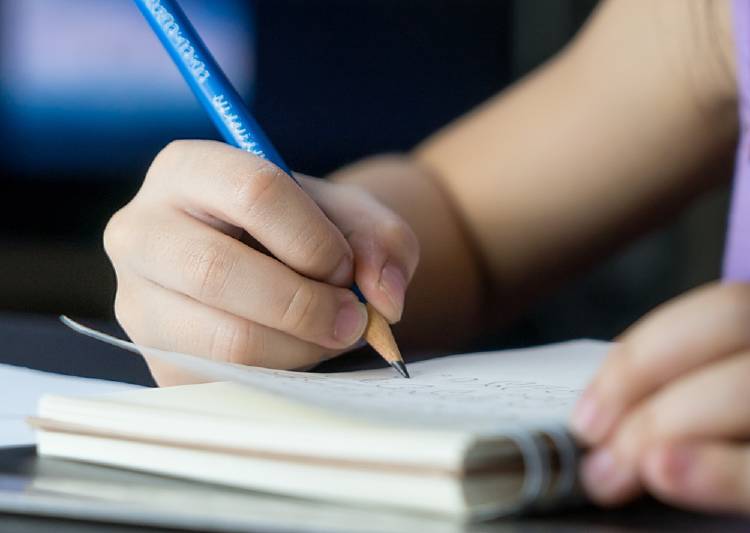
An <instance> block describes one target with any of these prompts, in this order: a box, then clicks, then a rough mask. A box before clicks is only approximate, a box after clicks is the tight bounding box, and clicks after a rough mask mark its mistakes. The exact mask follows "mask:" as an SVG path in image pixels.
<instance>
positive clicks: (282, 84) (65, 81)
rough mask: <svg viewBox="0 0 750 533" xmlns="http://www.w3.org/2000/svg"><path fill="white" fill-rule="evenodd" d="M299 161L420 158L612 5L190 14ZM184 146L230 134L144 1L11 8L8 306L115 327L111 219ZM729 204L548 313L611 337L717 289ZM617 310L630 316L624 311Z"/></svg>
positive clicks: (525, 2) (1, 208)
mask: <svg viewBox="0 0 750 533" xmlns="http://www.w3.org/2000/svg"><path fill="white" fill-rule="evenodd" d="M181 3H182V5H183V7H184V9H185V11H186V12H187V13H188V15H189V16H191V17H192V19H193V21H194V23H195V25H196V27H197V28H198V30H199V32H200V33H201V34H202V35H203V36H204V39H205V41H206V42H207V44H208V45H209V47H210V48H211V50H212V51H213V52H214V54H215V56H216V57H217V59H218V61H219V63H220V64H221V65H222V66H223V67H224V68H225V70H226V71H227V73H228V75H229V77H230V78H231V79H232V81H233V82H234V83H235V84H236V86H237V87H238V89H239V90H240V92H241V93H242V94H243V96H244V97H245V98H246V99H247V101H248V102H249V103H250V104H251V107H252V109H253V111H254V113H255V114H256V116H257V118H258V120H259V121H260V123H261V124H263V125H264V126H265V128H266V130H267V133H268V134H269V136H270V138H271V139H272V140H273V141H274V143H275V144H276V146H277V147H278V148H279V150H280V151H281V153H282V154H284V157H285V158H286V159H287V161H288V162H289V163H290V165H291V166H292V167H293V168H295V169H297V170H300V171H303V172H306V173H309V174H316V175H325V174H326V173H327V172H330V171H331V170H333V169H335V168H336V167H338V166H340V165H342V164H345V163H348V162H351V161H353V160H355V159H357V158H359V157H362V156H366V155H369V154H373V153H377V152H382V151H403V150H408V149H409V148H411V147H412V146H413V145H414V144H415V143H417V142H418V141H419V140H420V139H422V138H423V137H424V136H426V135H428V134H429V133H430V132H432V131H434V130H435V129H436V128H438V127H440V126H441V125H443V124H445V123H447V122H448V121H450V120H451V119H453V118H455V117H457V116H458V115H460V114H462V113H463V112H465V111H467V110H469V109H470V108H471V107H473V106H475V105H476V104H478V103H480V102H481V101H482V100H484V99H486V98H487V97H489V96H490V95H492V94H494V93H496V92H498V91H500V90H501V89H502V88H503V87H505V86H507V85H508V84H509V83H511V82H512V81H513V80H514V79H516V78H518V77H519V76H521V75H523V74H524V73H526V72H527V71H529V70H530V69H531V68H533V67H534V66H536V65H538V64H539V63H541V62H542V61H544V60H545V59H546V58H547V57H549V56H550V55H551V54H553V53H554V52H555V51H557V50H558V49H559V48H560V47H561V46H563V45H564V44H565V42H566V41H567V40H568V39H569V38H570V37H571V36H572V35H573V34H574V32H575V31H576V30H577V29H578V27H579V26H580V24H581V23H582V22H583V21H584V20H585V18H586V16H587V15H588V13H589V12H590V10H591V9H592V8H593V7H594V5H595V3H596V2H595V1H594V0H506V1H501V0H409V1H408V2H398V1H396V0H359V1H351V0H257V1H255V2H249V1H243V0H210V1H209V0H182V2H181ZM175 138H216V135H215V132H214V131H213V129H212V126H211V124H210V123H209V121H208V119H207V118H206V117H205V116H204V114H203V112H202V111H201V109H200V108H199V107H198V105H197V104H196V103H195V102H194V100H193V97H192V95H191V94H190V93H189V91H188V89H187V87H186V86H185V84H184V83H183V82H182V81H181V79H180V78H179V76H178V74H177V71H176V69H175V68H174V66H173V65H172V64H171V63H170V62H169V60H168V58H167V56H166V54H165V53H164V51H163V50H161V48H160V46H159V45H158V43H157V41H156V39H155V38H154V37H153V36H152V35H151V34H150V32H149V30H148V28H147V26H146V24H145V22H144V21H143V20H142V19H141V16H140V14H139V13H138V12H137V10H136V8H135V7H134V6H133V5H132V4H131V2H128V1H126V0H0V141H2V144H1V145H0V146H2V148H0V164H1V165H2V166H1V167H0V168H1V170H0V172H1V174H2V175H1V176H0V178H1V179H0V309H5V310H16V311H30V312H51V313H58V312H67V313H73V314H78V315H85V316H90V317H110V316H111V314H112V313H111V302H112V298H113V294H114V277H113V275H112V273H111V271H110V268H109V265H108V262H107V260H106V257H105V256H104V254H103V252H102V250H101V244H100V240H101V233H102V230H103V228H104V225H105V223H106V221H107V219H108V217H109V216H110V215H111V213H113V212H114V211H115V210H116V209H117V208H119V207H120V206H121V205H123V204H124V203H125V202H127V201H128V199H129V198H130V197H132V195H133V194H134V193H135V191H136V190H137V188H138V186H139V185H140V182H141V180H142V179H143V175H144V174H145V170H146V168H147V166H148V163H149V162H150V160H151V159H152V158H153V156H154V155H155V154H156V153H157V152H158V150H159V149H160V148H161V147H162V146H163V145H164V144H166V143H167V142H169V141H170V140H172V139H175ZM724 202H725V193H724V192H719V193H717V194H715V195H713V196H711V197H709V198H708V199H706V200H705V201H703V202H702V203H700V204H699V205H698V206H697V207H695V208H694V209H692V210H690V211H689V212H688V213H687V214H685V215H684V216H683V217H682V218H681V219H680V220H679V221H678V223H676V224H675V225H673V226H672V227H670V228H669V229H667V230H665V231H662V232H659V233H657V234H654V235H652V236H649V237H648V238H646V239H644V240H643V241H641V242H640V243H638V244H637V245H635V246H633V247H631V248H629V249H628V250H627V251H625V252H624V253H623V254H620V255H619V256H618V257H616V258H613V259H612V260H611V261H609V262H608V263H607V264H606V265H604V266H602V267H601V268H599V269H597V270H595V271H594V272H592V273H591V274H589V275H587V276H584V277H582V278H581V279H579V280H576V281H575V282H574V283H572V284H571V285H569V286H568V287H565V288H563V289H562V290H561V291H560V292H559V293H558V294H557V295H556V296H554V297H552V298H550V299H549V300H546V301H545V302H542V303H540V305H539V306H538V307H537V308H535V309H534V310H533V311H532V312H531V313H530V314H529V315H528V316H527V317H525V319H524V320H522V321H520V322H519V324H518V325H517V327H515V328H514V329H513V330H512V332H513V335H515V336H520V337H523V338H524V339H525V340H527V341H542V340H552V339H557V338H564V337H570V336H578V335H589V336H592V335H594V336H603V337H608V336H611V335H614V334H616V333H618V332H619V331H620V330H621V329H622V327H624V326H625V325H627V324H628V323H629V322H630V321H632V320H633V319H634V318H635V317H637V316H638V315H639V314H640V313H642V312H643V311H645V310H646V309H648V308H650V307H651V306H653V305H654V304H656V303H658V302H660V301H663V300H664V299H666V298H667V297H669V296H671V295H672V294H675V293H676V292H678V291H680V290H682V289H684V288H685V287H687V286H691V285H694V284H696V283H698V282H700V281H703V280H704V279H709V278H711V277H713V276H715V275H716V271H717V266H718V258H719V251H720V248H721V232H722V227H723V226H722V224H723V209H724ZM612 302H617V305H613V303H612Z"/></svg>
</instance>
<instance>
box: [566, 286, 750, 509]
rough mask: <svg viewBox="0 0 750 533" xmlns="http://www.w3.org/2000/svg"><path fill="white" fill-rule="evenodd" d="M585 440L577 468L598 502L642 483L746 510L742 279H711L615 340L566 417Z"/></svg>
mask: <svg viewBox="0 0 750 533" xmlns="http://www.w3.org/2000/svg"><path fill="white" fill-rule="evenodd" d="M573 427H574V430H575V432H576V433H577V434H578V436H579V437H580V438H581V439H582V440H583V441H584V442H586V443H588V444H590V445H592V446H593V450H592V451H591V452H590V453H589V456H588V457H587V458H586V459H585V460H584V463H583V465H582V475H583V481H584V485H585V487H586V489H587V491H588V493H589V494H590V496H591V497H592V498H593V499H594V500H595V501H597V502H599V503H601V504H605V505H614V504H618V503H621V502H624V501H625V500H628V499H630V498H632V497H634V496H635V495H637V494H638V493H639V492H640V491H641V490H642V489H646V490H648V491H649V492H651V493H653V494H654V495H656V496H657V497H659V498H661V499H663V500H665V501H668V502H671V503H674V504H679V505H686V506H691V507H695V508H700V509H706V510H714V511H742V512H750V444H749V443H748V442H749V441H748V439H749V438H750V285H741V284H726V285H719V284H716V285H710V286H708V287H706V288H702V289H699V290H697V291H694V292H692V293H690V294H688V295H687V296H684V297H681V298H679V299H677V300H676V301H674V302H671V303H669V304H667V305H665V306H664V307H663V308H661V309H657V310H656V311H655V312H653V313H651V314H650V315H649V316H647V317H646V318H645V319H643V320H642V321H640V322H639V323H638V324H636V325H635V326H634V327H633V328H631V330H629V331H628V332H626V334H625V335H624V336H623V338H622V339H621V342H620V343H619V344H618V345H617V347H615V348H614V350H613V352H612V354H611V355H610V356H609V358H608V359H607V361H606V362H605V364H604V366H603V368H602V369H601V371H600V372H599V374H598V376H597V377H596V379H595V380H594V381H593V383H592V384H591V385H590V386H589V388H588V390H587V392H586V393H584V395H583V397H582V398H581V401H580V402H579V404H578V406H577V407H576V411H575V413H574V416H573Z"/></svg>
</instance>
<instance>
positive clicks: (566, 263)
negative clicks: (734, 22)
mask: <svg viewBox="0 0 750 533" xmlns="http://www.w3.org/2000/svg"><path fill="white" fill-rule="evenodd" d="M703 9H708V10H714V11H712V12H711V14H712V17H708V18H709V19H710V20H707V17H705V16H703V15H704V14H705V13H702V12H701V10H703ZM728 10H729V2H725V1H723V0H722V1H721V2H718V3H711V4H710V5H709V4H706V5H704V4H702V3H696V2H637V1H630V0H626V1H614V2H608V3H606V4H604V5H603V6H602V8H601V9H600V10H599V12H598V13H597V14H596V15H595V16H594V18H593V20H592V21H591V22H590V23H589V25H588V26H587V28H586V29H585V30H584V31H583V32H582V34H581V35H580V36H579V37H578V38H577V40H576V42H574V43H573V44H572V46H571V47H569V49H567V50H566V51H564V52H563V53H562V54H561V55H560V56H558V57H557V58H556V59H554V60H553V61H552V62H550V63H549V64H547V65H546V66H544V67H543V68H542V69H540V70H538V71H537V72H535V73H534V74H532V75H531V76H530V77H528V78H527V79H525V80H523V81H522V82H520V83H519V84H518V85H516V86H515V87H512V88H511V89H510V90H508V91H506V92H505V93H503V94H501V95H499V96H498V97H496V98H494V99H493V100H491V101H489V102H487V103H486V104H485V105H483V106H481V107H480V108H478V109H477V110H475V111H473V112H472V113H470V114H469V115H467V116H466V117H464V118H463V119H460V120H458V121H456V122H455V123H454V124H451V125H449V126H448V127H447V128H446V129H445V130H444V131H442V132H439V133H438V134H436V135H435V136H433V137H431V138H430V139H428V140H427V141H425V142H424V143H423V144H422V145H421V146H420V147H418V148H417V150H416V158H417V160H418V161H420V163H421V164H423V165H425V166H426V167H428V168H430V169H431V171H432V173H433V174H434V175H435V176H436V177H437V178H438V179H440V180H441V182H442V187H443V189H444V190H445V191H446V192H447V194H448V196H449V197H450V199H451V202H452V203H453V204H454V205H455V206H456V207H457V212H458V213H460V216H461V217H462V219H463V220H464V224H465V226H466V227H467V228H468V232H469V234H470V235H471V237H472V239H473V240H474V241H475V242H476V243H477V249H478V250H479V251H480V257H481V260H482V261H483V262H484V264H485V265H486V271H487V272H489V273H490V275H491V280H492V282H493V285H494V288H495V291H494V294H495V298H496V301H498V302H499V303H500V304H501V305H502V309H503V310H505V311H509V312H512V311H513V309H509V306H511V307H514V308H515V307H517V306H518V305H519V303H520V302H521V301H522V300H526V299H528V298H529V297H532V296H534V295H535V294H538V293H539V292H540V291H542V290H544V289H545V288H546V287H548V286H549V285H550V284H552V283H555V282H557V281H559V280H560V279H562V278H564V277H565V276H566V275H568V274H569V273H571V272H573V271H575V270H577V269H580V268H581V267H583V266H585V265H587V264H589V263H591V262H592V261H594V260H595V259H597V258H599V257H601V256H602V255H604V254H606V253H607V252H609V251H610V250H612V249H613V248H614V247H615V246H616V245H617V244H620V243H622V242H623V241H624V240H626V239H627V238H630V237H632V236H635V235H637V234H639V233H641V232H642V231H644V230H646V229H648V228H650V227H653V225H654V224H655V223H657V222H658V221H660V220H663V219H664V218H665V217H666V216H667V215H668V214H670V213H671V212H673V211H674V210H675V209H677V208H679V207H680V206H682V205H684V204H685V203H686V202H687V201H688V200H689V199H691V198H693V197H694V196H695V195H697V194H699V193H700V192H701V191H702V190H704V189H705V188H707V187H709V186H710V185H711V184H712V183H714V182H715V181H716V180H717V179H721V178H723V177H725V176H726V172H721V171H720V172H718V173H717V172H716V171H715V170H714V169H716V168H717V167H720V166H721V165H722V163H723V162H725V161H727V156H731V151H732V148H733V141H734V138H735V135H736V128H737V123H736V119H735V116H736V104H735V95H734V73H733V67H732V65H733V56H732V52H731V49H732V46H731V44H732V43H731V30H730V24H729V13H728ZM712 25H713V26H712ZM730 159H731V158H730ZM725 168H726V166H725V167H724V169H725Z"/></svg>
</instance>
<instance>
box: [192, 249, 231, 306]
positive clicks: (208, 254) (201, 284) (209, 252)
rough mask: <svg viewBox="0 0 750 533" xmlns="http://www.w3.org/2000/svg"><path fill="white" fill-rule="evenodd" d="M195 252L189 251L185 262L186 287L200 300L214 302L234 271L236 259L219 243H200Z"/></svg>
mask: <svg viewBox="0 0 750 533" xmlns="http://www.w3.org/2000/svg"><path fill="white" fill-rule="evenodd" d="M197 248H198V249H197V250H195V251H189V252H188V254H187V260H186V261H185V276H186V278H187V281H188V285H189V286H190V287H192V288H193V290H194V293H195V294H196V295H197V296H198V299H200V300H203V301H205V300H208V301H212V300H216V299H218V298H220V297H221V295H222V294H223V292H224V288H225V287H226V285H227V283H228V282H229V278H230V276H231V274H232V270H233V269H234V266H235V263H236V259H235V257H234V256H233V255H232V254H231V253H230V252H229V250H228V247H227V246H226V245H223V244H219V243H209V244H205V243H202V244H201V245H199V246H198V247H197Z"/></svg>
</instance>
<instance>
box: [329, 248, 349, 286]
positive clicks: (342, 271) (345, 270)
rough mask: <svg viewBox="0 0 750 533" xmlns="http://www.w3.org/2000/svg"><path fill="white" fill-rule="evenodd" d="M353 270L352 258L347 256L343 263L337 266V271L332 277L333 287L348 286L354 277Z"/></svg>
mask: <svg viewBox="0 0 750 533" xmlns="http://www.w3.org/2000/svg"><path fill="white" fill-rule="evenodd" d="M352 268H353V264H352V258H351V257H349V256H348V255H345V256H344V257H343V258H342V259H341V261H339V264H338V265H336V269H335V270H334V271H333V274H332V275H331V278H330V283H331V284H333V285H338V286H340V287H344V286H346V285H348V284H349V283H350V281H351V277H352Z"/></svg>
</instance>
